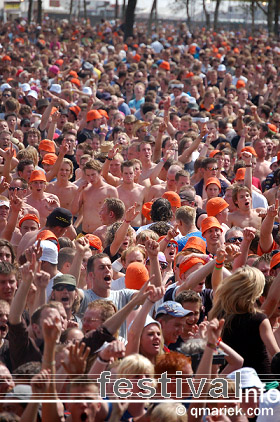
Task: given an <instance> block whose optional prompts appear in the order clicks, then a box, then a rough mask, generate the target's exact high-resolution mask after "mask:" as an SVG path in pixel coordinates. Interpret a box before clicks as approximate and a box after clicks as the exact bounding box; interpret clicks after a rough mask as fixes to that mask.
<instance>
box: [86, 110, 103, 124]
mask: <svg viewBox="0 0 280 422" xmlns="http://www.w3.org/2000/svg"><path fill="white" fill-rule="evenodd" d="M96 119H102V116H101V114H100V113H99V111H97V110H90V111H89V112H88V113H87V122H91V121H92V120H96Z"/></svg>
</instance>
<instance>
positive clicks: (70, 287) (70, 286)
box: [53, 284, 76, 292]
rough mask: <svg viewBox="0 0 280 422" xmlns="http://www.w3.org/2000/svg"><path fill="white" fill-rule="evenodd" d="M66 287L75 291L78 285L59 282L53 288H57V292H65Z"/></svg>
mask: <svg viewBox="0 0 280 422" xmlns="http://www.w3.org/2000/svg"><path fill="white" fill-rule="evenodd" d="M64 289H66V290H67V291H68V292H74V290H75V289H76V287H75V286H72V285H71V284H58V285H57V286H54V287H53V290H56V291H57V292H63V290H64Z"/></svg>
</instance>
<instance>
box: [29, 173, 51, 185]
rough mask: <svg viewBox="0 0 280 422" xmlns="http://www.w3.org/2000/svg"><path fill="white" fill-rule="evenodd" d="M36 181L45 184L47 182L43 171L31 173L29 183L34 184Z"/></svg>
mask: <svg viewBox="0 0 280 422" xmlns="http://www.w3.org/2000/svg"><path fill="white" fill-rule="evenodd" d="M36 181H38V182H46V181H47V179H46V175H45V173H44V172H43V170H33V171H32V173H31V176H30V180H29V183H32V182H36Z"/></svg>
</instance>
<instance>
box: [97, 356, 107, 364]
mask: <svg viewBox="0 0 280 422" xmlns="http://www.w3.org/2000/svg"><path fill="white" fill-rule="evenodd" d="M97 359H98V360H99V361H100V362H101V363H109V362H110V361H109V360H105V359H102V358H101V357H100V356H99V355H98V356H97Z"/></svg>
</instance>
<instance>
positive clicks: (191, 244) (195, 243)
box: [182, 236, 206, 254]
mask: <svg viewBox="0 0 280 422" xmlns="http://www.w3.org/2000/svg"><path fill="white" fill-rule="evenodd" d="M186 249H197V250H198V251H200V252H201V253H203V254H206V243H205V240H203V239H201V237H198V236H191V237H189V238H188V240H187V243H186V244H185V246H184V247H183V249H182V250H183V251H185V250H186Z"/></svg>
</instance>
